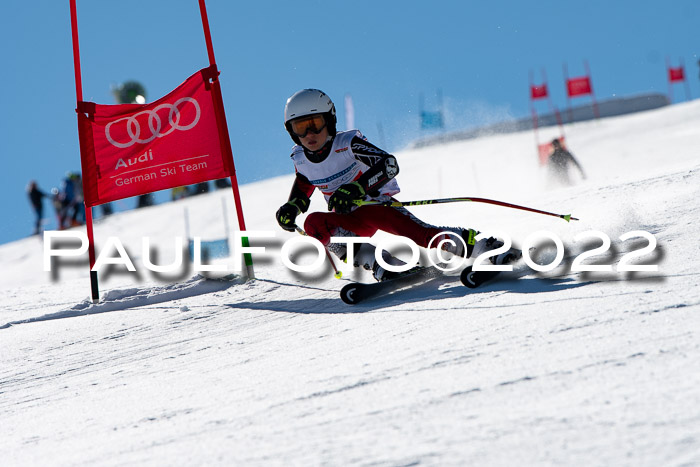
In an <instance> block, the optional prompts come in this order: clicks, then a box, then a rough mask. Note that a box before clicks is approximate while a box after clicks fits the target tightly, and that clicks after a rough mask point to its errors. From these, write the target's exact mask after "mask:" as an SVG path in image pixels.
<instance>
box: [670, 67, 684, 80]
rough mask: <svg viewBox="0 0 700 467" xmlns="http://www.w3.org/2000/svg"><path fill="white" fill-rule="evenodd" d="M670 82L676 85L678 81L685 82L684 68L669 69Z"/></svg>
mask: <svg viewBox="0 0 700 467" xmlns="http://www.w3.org/2000/svg"><path fill="white" fill-rule="evenodd" d="M668 81H669V82H671V83H676V82H678V81H685V71H684V70H683V67H682V66H680V67H678V68H669V69H668Z"/></svg>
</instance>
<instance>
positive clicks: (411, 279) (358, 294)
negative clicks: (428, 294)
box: [340, 267, 440, 305]
mask: <svg viewBox="0 0 700 467" xmlns="http://www.w3.org/2000/svg"><path fill="white" fill-rule="evenodd" d="M438 274H440V271H439V270H438V269H435V268H432V267H418V268H415V269H412V270H410V271H407V272H406V273H405V274H403V275H401V276H399V277H396V278H394V279H389V280H386V281H383V282H375V283H372V284H365V283H361V282H352V283H350V284H348V285H346V286H345V287H343V288H342V289H341V290H340V298H341V300H343V301H344V302H345V303H347V304H348V305H357V304H358V303H360V302H363V301H365V300H367V299H370V298H374V297H379V296H381V295H386V294H388V293H390V292H393V291H394V290H398V289H400V288H402V287H406V286H409V285H414V284H417V283H420V282H424V281H427V280H429V279H431V278H433V277H435V276H437V275H438Z"/></svg>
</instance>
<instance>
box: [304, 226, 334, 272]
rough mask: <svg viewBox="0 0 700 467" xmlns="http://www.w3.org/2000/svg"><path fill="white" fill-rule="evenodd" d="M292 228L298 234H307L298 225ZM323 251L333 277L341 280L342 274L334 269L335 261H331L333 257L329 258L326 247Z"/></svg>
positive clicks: (329, 254)
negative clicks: (331, 269)
mask: <svg viewBox="0 0 700 467" xmlns="http://www.w3.org/2000/svg"><path fill="white" fill-rule="evenodd" d="M294 228H295V229H296V231H297V232H299V233H300V234H301V235H304V236H308V234H307V233H306V232H304V229H302V228H301V227H299V226H298V225H296V224H295V225H294ZM323 249H324V250H325V251H326V258H328V261H330V263H331V267H332V268H333V271H334V272H335V274H333V277H335V278H336V279H340V278H342V277H343V273H342V271H339V270H338V268H337V267H335V261H333V257H332V256H331V253H330V252H329V251H328V248H326V247H325V246H324V247H323Z"/></svg>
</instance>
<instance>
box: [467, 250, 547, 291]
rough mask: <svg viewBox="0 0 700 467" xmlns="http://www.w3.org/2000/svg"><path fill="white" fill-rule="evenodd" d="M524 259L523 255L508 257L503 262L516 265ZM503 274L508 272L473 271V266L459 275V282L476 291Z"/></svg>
mask: <svg viewBox="0 0 700 467" xmlns="http://www.w3.org/2000/svg"><path fill="white" fill-rule="evenodd" d="M533 250H534V248H531V249H530V251H533ZM521 258H522V253H520V254H518V255H517V256H516V255H510V254H509V256H507V257H506V261H504V262H503V264H514V263H517V262H518V260H520V259H521ZM502 272H507V271H473V270H472V266H467V267H466V268H465V269H464V270H463V271H462V272H461V273H460V275H459V280H460V281H461V282H462V284H464V285H465V286H467V287H469V288H470V289H475V288H477V287H479V286H480V285H482V284H483V283H484V282H488V281H490V280H492V279H493V278H495V277H496V276H498V275H499V274H501V273H502Z"/></svg>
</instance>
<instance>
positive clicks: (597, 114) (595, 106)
mask: <svg viewBox="0 0 700 467" xmlns="http://www.w3.org/2000/svg"><path fill="white" fill-rule="evenodd" d="M583 66H584V67H585V68H586V76H587V77H588V84H589V85H590V86H591V99H593V114H594V115H595V118H596V119H598V120H600V112H599V111H598V102H596V100H595V92H594V91H593V77H592V76H591V69H590V68H589V67H588V60H584V62H583Z"/></svg>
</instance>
